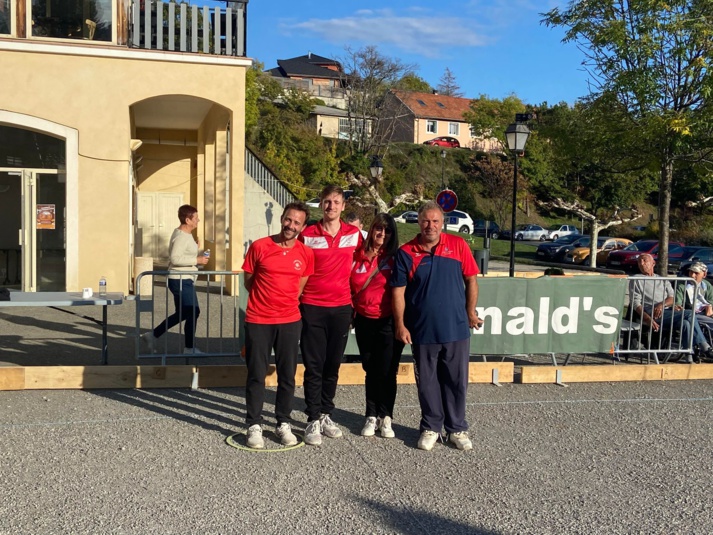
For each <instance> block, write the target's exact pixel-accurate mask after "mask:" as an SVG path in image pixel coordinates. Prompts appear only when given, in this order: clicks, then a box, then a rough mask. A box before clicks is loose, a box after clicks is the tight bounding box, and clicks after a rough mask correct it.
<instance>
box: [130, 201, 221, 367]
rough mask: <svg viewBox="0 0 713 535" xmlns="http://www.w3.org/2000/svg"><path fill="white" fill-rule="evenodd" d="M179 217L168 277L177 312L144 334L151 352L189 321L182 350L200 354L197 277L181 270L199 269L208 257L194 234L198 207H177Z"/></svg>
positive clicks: (171, 247) (171, 246) (170, 248)
mask: <svg viewBox="0 0 713 535" xmlns="http://www.w3.org/2000/svg"><path fill="white" fill-rule="evenodd" d="M178 220H179V221H180V222H181V225H180V226H179V227H178V228H177V229H176V230H174V231H173V234H171V240H170V242H169V245H168V257H169V264H168V270H169V271H170V272H171V273H170V274H169V276H168V289H169V290H170V291H171V293H172V294H173V303H174V305H175V307H176V312H174V313H173V314H172V315H171V316H169V317H168V318H166V320H165V321H163V322H162V323H161V324H160V325H159V326H158V327H156V328H155V329H154V330H153V332H151V331H149V332H147V333H146V334H144V335H143V336H142V338H143V340H144V342H146V344H147V345H148V347H149V349H150V351H151V352H152V353H153V351H154V346H155V342H156V339H157V338H159V337H161V336H162V335H163V334H164V333H165V332H166V331H167V330H169V329H171V328H172V327H175V326H176V325H178V324H179V323H180V322H182V321H185V322H186V326H185V330H184V332H185V336H186V346H185V348H184V350H183V352H184V353H190V354H195V353H201V351H200V350H199V349H198V348H197V347H195V346H194V344H193V337H194V333H195V330H196V321H197V320H198V316H199V315H200V313H201V309H200V308H199V306H198V299H197V298H196V290H195V287H194V285H193V283H194V282H195V280H196V276H195V275H181V274H180V272H181V271H196V270H197V269H198V267H197V264H201V265H205V264H207V263H208V258H206V257H205V256H203V255H200V256H199V255H198V243H197V242H196V240H195V239H194V238H193V234H192V233H193V231H194V230H195V229H196V228H197V227H198V223H199V222H200V219H198V210H197V209H196V208H194V207H193V206H191V205H189V204H184V205H183V206H181V207H180V208H179V209H178Z"/></svg>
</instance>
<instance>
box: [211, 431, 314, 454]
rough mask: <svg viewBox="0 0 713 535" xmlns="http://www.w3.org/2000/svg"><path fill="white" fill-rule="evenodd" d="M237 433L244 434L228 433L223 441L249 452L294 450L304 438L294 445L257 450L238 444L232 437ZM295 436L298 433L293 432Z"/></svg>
mask: <svg viewBox="0 0 713 535" xmlns="http://www.w3.org/2000/svg"><path fill="white" fill-rule="evenodd" d="M238 435H240V436H245V433H234V434H232V435H230V436H229V437H228V438H226V439H225V442H226V443H227V444H228V446H232V447H233V448H235V449H238V450H242V451H249V452H250V453H282V452H283V451H290V450H296V449H297V448H301V447H302V446H304V445H305V443H304V440H300V441H299V442H298V443H297V444H295V445H294V446H280V447H279V448H263V449H261V450H258V449H255V448H248V447H247V446H243V445H242V444H239V443H238V442H237V441H236V440H235V439H234V438H233V437H237V436H238ZM295 436H299V435H297V434H295Z"/></svg>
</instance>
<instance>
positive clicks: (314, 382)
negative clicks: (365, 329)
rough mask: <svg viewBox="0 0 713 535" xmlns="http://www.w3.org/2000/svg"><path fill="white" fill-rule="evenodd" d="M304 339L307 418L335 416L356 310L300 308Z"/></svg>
mask: <svg viewBox="0 0 713 535" xmlns="http://www.w3.org/2000/svg"><path fill="white" fill-rule="evenodd" d="M300 310H301V312H302V337H301V339H300V349H301V351H302V362H303V363H304V365H305V376H304V389H305V403H306V405H307V409H306V411H305V412H306V413H307V419H308V420H309V421H310V422H311V421H312V420H317V419H318V418H319V416H320V414H332V411H333V410H334V395H335V394H336V393H337V380H338V379H339V366H340V364H341V362H342V357H343V356H344V349H345V348H346V347H347V336H348V335H349V324H350V323H351V321H352V307H351V305H345V306H341V307H320V306H315V305H304V304H303V305H300Z"/></svg>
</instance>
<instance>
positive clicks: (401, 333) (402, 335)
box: [394, 326, 411, 344]
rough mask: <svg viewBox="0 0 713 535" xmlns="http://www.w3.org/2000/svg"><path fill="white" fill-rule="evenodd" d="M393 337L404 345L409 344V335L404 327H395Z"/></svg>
mask: <svg viewBox="0 0 713 535" xmlns="http://www.w3.org/2000/svg"><path fill="white" fill-rule="evenodd" d="M394 336H395V337H396V339H397V340H398V341H400V342H403V343H404V344H410V343H411V333H410V332H409V330H408V329H407V328H406V327H403V326H402V327H397V328H396V333H395V334H394Z"/></svg>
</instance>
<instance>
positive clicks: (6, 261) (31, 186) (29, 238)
mask: <svg viewBox="0 0 713 535" xmlns="http://www.w3.org/2000/svg"><path fill="white" fill-rule="evenodd" d="M0 197H2V201H3V202H2V205H3V207H4V208H3V210H1V211H0V287H9V288H15V289H19V290H23V291H26V292H36V291H45V292H47V291H64V290H65V289H66V254H65V251H66V231H65V228H66V225H65V221H66V186H65V180H64V175H63V174H59V173H57V171H56V170H50V169H43V170H34V169H7V168H6V169H1V168H0ZM6 199H7V201H8V202H4V201H5V200H6Z"/></svg>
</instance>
